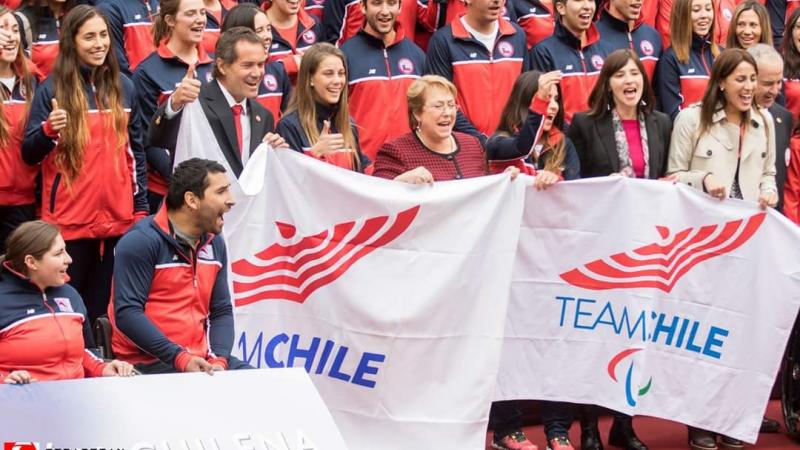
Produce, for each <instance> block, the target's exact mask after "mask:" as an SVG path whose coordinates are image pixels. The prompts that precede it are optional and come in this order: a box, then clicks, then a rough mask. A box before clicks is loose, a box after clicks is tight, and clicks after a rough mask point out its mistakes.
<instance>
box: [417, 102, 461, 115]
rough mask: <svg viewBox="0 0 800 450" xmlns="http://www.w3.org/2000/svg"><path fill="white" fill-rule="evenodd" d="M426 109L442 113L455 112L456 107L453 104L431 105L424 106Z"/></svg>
mask: <svg viewBox="0 0 800 450" xmlns="http://www.w3.org/2000/svg"><path fill="white" fill-rule="evenodd" d="M425 107H426V108H430V109H432V110H434V111H436V112H437V113H442V112H444V111H446V110H447V111H457V110H458V105H456V104H455V103H434V104H432V105H425Z"/></svg>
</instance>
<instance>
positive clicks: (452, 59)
mask: <svg viewBox="0 0 800 450" xmlns="http://www.w3.org/2000/svg"><path fill="white" fill-rule="evenodd" d="M461 17H463V16H461ZM461 17H458V18H456V19H455V20H453V21H452V22H451V23H450V25H448V26H446V27H444V28H442V29H440V30H439V31H437V32H436V33H435V34H434V35H433V38H432V39H431V42H430V44H429V46H428V58H427V60H426V64H425V66H426V68H425V73H432V74H436V75H441V76H443V77H445V78H447V79H448V80H451V81H452V82H453V84H455V85H456V88H458V99H457V100H458V105H459V107H460V109H461V112H462V113H463V114H464V116H465V117H466V119H467V120H468V121H469V122H470V123H471V124H472V125H473V126H474V127H475V128H477V130H478V131H480V132H481V133H483V134H484V135H486V136H489V135H491V134H492V133H494V130H495V128H497V124H498V123H500V114H501V113H502V111H503V107H505V104H506V101H507V100H508V96H509V95H510V94H511V88H512V87H513V86H514V82H515V81H516V80H517V77H519V75H520V74H521V73H522V72H523V71H524V70H525V69H526V68H527V67H528V46H527V44H526V42H525V33H524V32H523V31H522V28H520V27H519V25H517V24H516V23H513V22H509V21H507V20H502V19H501V20H498V23H499V26H498V33H497V38H496V39H495V43H494V48H493V49H492V51H491V52H490V51H489V50H488V49H487V48H486V47H485V46H484V45H483V44H482V43H481V42H480V41H478V40H477V39H475V38H474V37H472V35H471V34H470V33H469V31H467V29H466V28H465V27H464V24H463V23H461ZM456 130H458V131H466V132H468V131H467V130H465V129H464V128H463V127H462V126H461V125H460V124H459V123H457V124H456Z"/></svg>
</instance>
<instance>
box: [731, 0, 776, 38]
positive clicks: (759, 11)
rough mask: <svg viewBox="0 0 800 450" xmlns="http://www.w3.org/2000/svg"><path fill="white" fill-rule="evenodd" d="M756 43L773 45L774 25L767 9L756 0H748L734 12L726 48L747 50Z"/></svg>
mask: <svg viewBox="0 0 800 450" xmlns="http://www.w3.org/2000/svg"><path fill="white" fill-rule="evenodd" d="M756 44H768V45H772V26H771V25H770V21H769V13H767V9H766V8H764V6H762V5H761V4H760V3H758V2H757V1H755V0H747V1H745V2H743V3H740V4H739V6H737V7H736V9H735V10H734V12H733V19H731V27H730V28H728V40H727V42H726V43H725V48H741V49H744V50H747V49H748V48H750V47H752V46H754V45H756Z"/></svg>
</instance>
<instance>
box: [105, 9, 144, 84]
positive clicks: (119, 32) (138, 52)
mask: <svg viewBox="0 0 800 450" xmlns="http://www.w3.org/2000/svg"><path fill="white" fill-rule="evenodd" d="M158 8H159V0H105V1H103V2H100V3H98V5H97V9H99V10H100V11H102V12H103V15H105V16H106V19H108V25H109V31H110V32H111V38H112V40H113V43H114V51H115V52H116V55H117V61H118V62H119V69H120V70H121V71H122V73H124V74H126V75H128V76H130V75H131V74H132V73H133V71H134V70H135V69H136V66H138V65H139V63H140V62H142V61H143V60H144V59H145V58H147V56H148V55H149V54H150V53H153V51H154V50H155V46H154V45H153V15H154V14H156V13H157V12H158Z"/></svg>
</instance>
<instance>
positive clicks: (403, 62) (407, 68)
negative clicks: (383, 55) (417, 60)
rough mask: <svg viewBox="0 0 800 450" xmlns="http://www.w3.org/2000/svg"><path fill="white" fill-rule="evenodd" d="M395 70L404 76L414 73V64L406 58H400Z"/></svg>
mask: <svg viewBox="0 0 800 450" xmlns="http://www.w3.org/2000/svg"><path fill="white" fill-rule="evenodd" d="M397 69H398V70H400V73H402V74H405V75H408V74H411V73H414V63H413V62H412V61H411V60H410V59H408V58H400V61H397Z"/></svg>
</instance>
